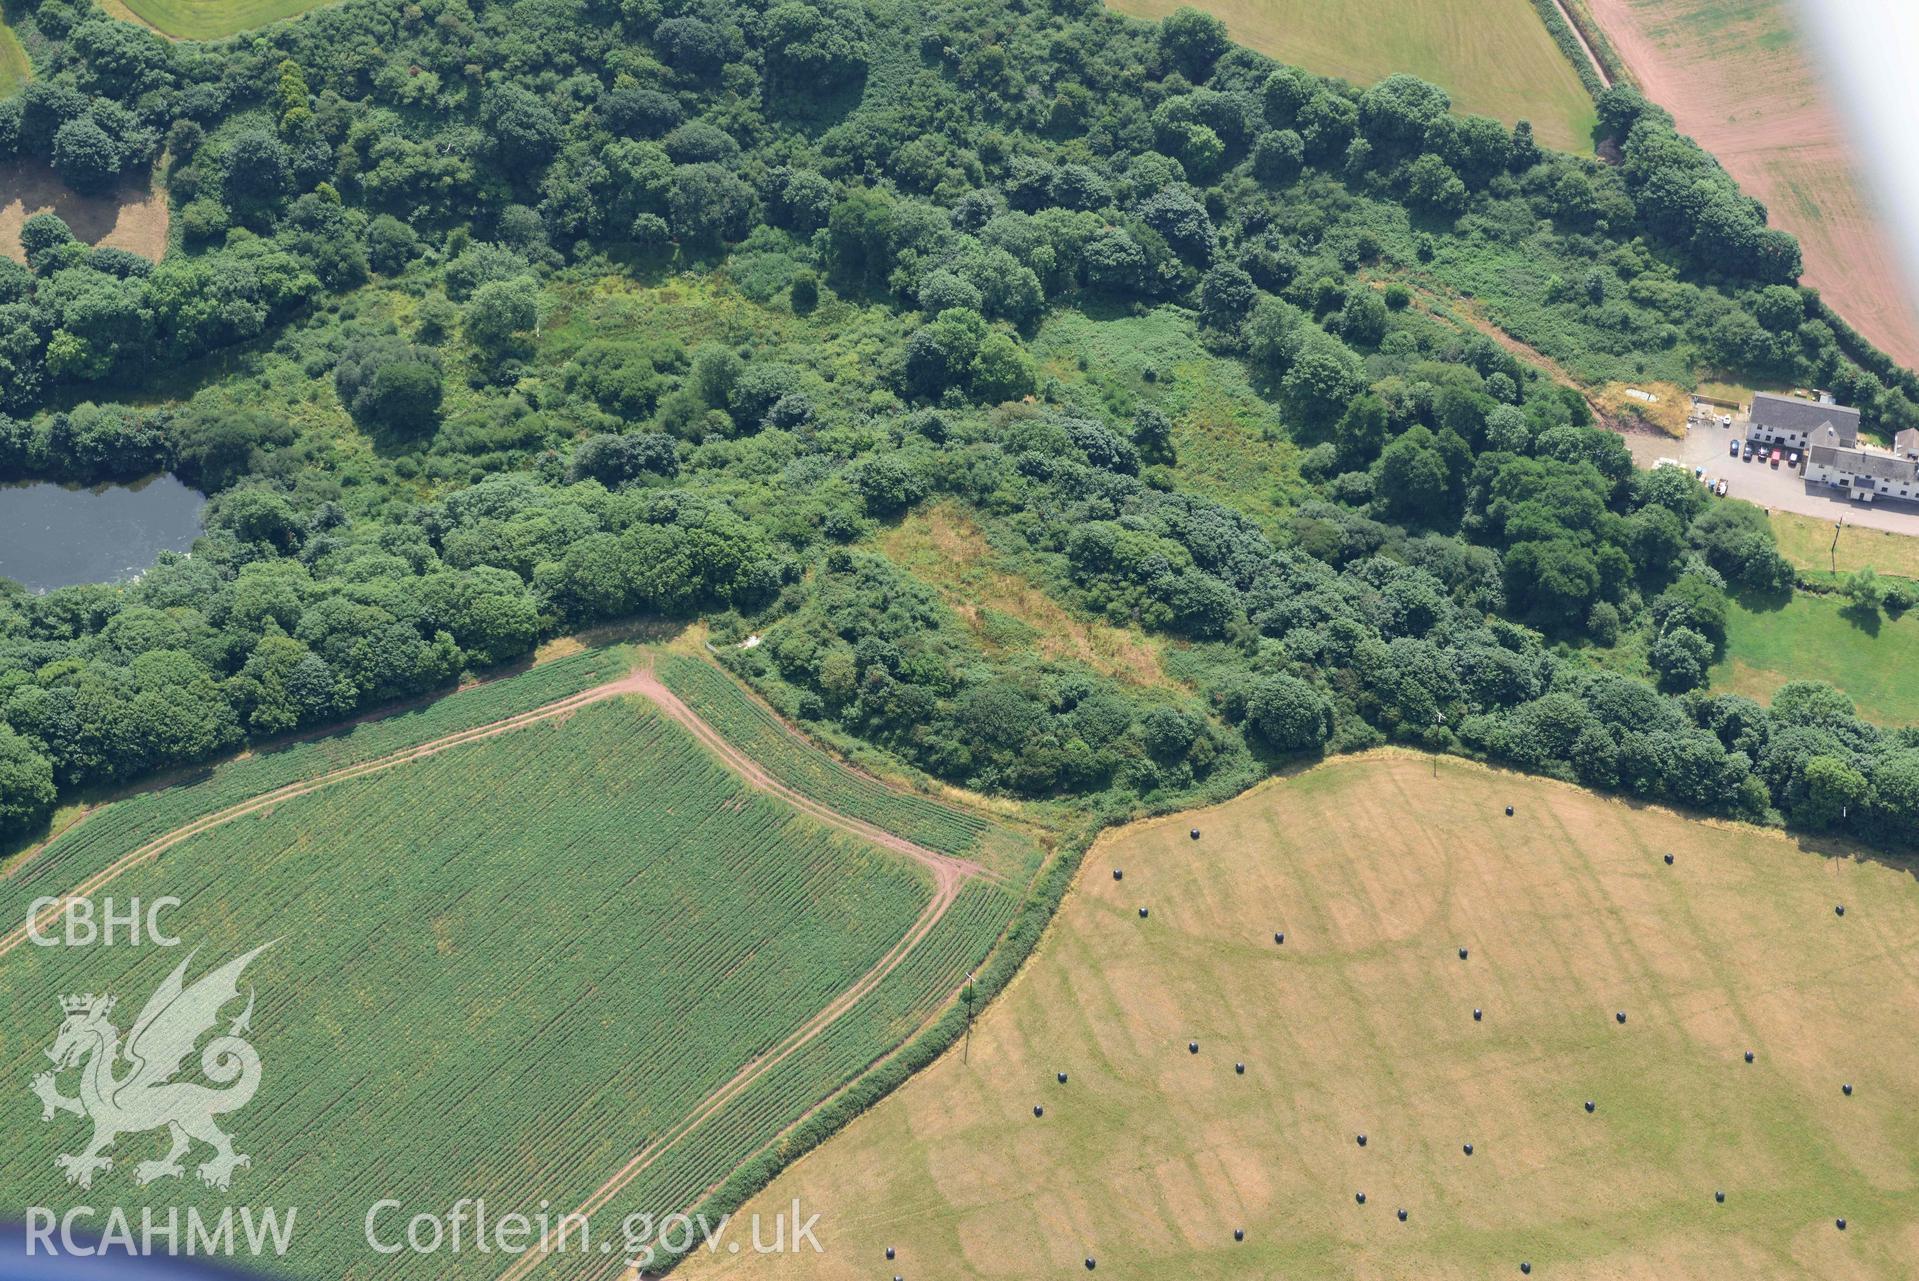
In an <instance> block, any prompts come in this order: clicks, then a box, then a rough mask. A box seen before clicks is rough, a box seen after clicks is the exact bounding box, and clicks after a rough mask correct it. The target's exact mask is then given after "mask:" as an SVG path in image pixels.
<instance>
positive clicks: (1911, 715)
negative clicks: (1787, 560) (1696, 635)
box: [1712, 592, 1919, 725]
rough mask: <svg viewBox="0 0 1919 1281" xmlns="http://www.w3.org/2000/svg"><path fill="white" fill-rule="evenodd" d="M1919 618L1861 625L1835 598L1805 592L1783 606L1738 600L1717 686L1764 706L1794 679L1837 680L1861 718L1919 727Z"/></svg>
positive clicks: (1912, 616) (1884, 619)
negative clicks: (1916, 666) (1917, 678)
mask: <svg viewBox="0 0 1919 1281" xmlns="http://www.w3.org/2000/svg"><path fill="white" fill-rule="evenodd" d="M1915 654H1919V613H1909V614H1906V615H1904V616H1903V617H1901V618H1898V619H1891V618H1887V617H1885V616H1883V615H1878V616H1875V617H1874V618H1872V619H1868V620H1865V621H1863V622H1862V621H1860V620H1859V617H1858V615H1856V614H1854V613H1852V612H1849V611H1848V610H1847V609H1846V608H1845V601H1844V600H1843V599H1841V598H1838V597H1833V596H1814V595H1811V594H1810V593H1807V592H1800V593H1797V594H1796V595H1794V596H1793V598H1792V600H1791V602H1790V603H1789V604H1787V605H1785V606H1784V607H1783V608H1779V609H1772V608H1755V607H1753V606H1751V605H1749V604H1744V603H1740V602H1737V601H1735V602H1734V603H1733V607H1732V610H1731V614H1730V616H1729V617H1728V619H1727V623H1726V655H1725V657H1724V658H1723V659H1722V660H1721V661H1720V662H1719V663H1718V664H1717V665H1716V666H1715V667H1714V668H1713V669H1712V687H1713V688H1714V689H1718V690H1729V691H1731V692H1733V693H1737V694H1749V695H1751V696H1752V697H1754V698H1757V699H1759V700H1761V701H1762V702H1763V701H1764V700H1766V699H1768V698H1770V697H1771V696H1772V693H1773V691H1774V690H1777V689H1778V688H1779V687H1780V686H1781V685H1784V684H1785V683H1786V682H1787V681H1795V680H1822V681H1831V682H1832V683H1833V684H1834V685H1837V686H1838V687H1839V688H1840V689H1843V690H1845V691H1846V693H1847V694H1849V695H1851V696H1852V701H1853V702H1854V703H1855V704H1857V705H1858V708H1859V714H1860V715H1861V716H1864V717H1865V718H1866V719H1868V720H1874V721H1878V722H1880V723H1881V724H1885V725H1913V724H1919V683H1916V682H1914V680H1913V678H1912V661H1913V656H1914V655H1915Z"/></svg>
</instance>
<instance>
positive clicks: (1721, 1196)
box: [1712, 1188, 1726, 1205]
mask: <svg viewBox="0 0 1919 1281" xmlns="http://www.w3.org/2000/svg"><path fill="white" fill-rule="evenodd" d="M1712 1199H1713V1200H1714V1201H1715V1202H1717V1203H1718V1204H1720V1205H1724V1204H1725V1203H1726V1193H1725V1191H1724V1190H1723V1189H1717V1188H1716V1189H1714V1190H1713V1194H1712Z"/></svg>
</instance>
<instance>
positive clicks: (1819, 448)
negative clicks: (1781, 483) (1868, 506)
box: [1806, 444, 1919, 503]
mask: <svg viewBox="0 0 1919 1281" xmlns="http://www.w3.org/2000/svg"><path fill="white" fill-rule="evenodd" d="M1806 479H1807V480H1810V481H1816V482H1818V483H1819V484H1822V485H1826V486H1828V487H1830V488H1832V489H1838V490H1844V491H1845V492H1846V493H1847V494H1848V496H1849V497H1851V498H1853V499H1856V500H1857V501H1859V502H1865V503H1869V502H1872V501H1873V500H1875V499H1887V498H1893V499H1903V500H1904V501H1906V502H1919V460H1914V459H1912V458H1897V457H1894V456H1893V455H1891V454H1881V453H1876V452H1875V453H1867V452H1866V451H1865V450H1863V449H1839V448H1836V447H1834V446H1832V445H1821V444H1815V445H1813V447H1812V448H1811V449H1809V450H1807V451H1806Z"/></svg>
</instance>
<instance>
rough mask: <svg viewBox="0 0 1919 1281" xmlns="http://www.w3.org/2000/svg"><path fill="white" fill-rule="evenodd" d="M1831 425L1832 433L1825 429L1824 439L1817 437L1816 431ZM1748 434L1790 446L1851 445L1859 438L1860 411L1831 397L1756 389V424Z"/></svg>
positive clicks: (1773, 443)
mask: <svg viewBox="0 0 1919 1281" xmlns="http://www.w3.org/2000/svg"><path fill="white" fill-rule="evenodd" d="M1828 427H1829V428H1831V432H1830V433H1829V434H1826V433H1821V436H1822V438H1821V439H1818V440H1815V439H1814V433H1820V432H1821V429H1822V428H1828ZM1746 435H1747V436H1748V437H1749V438H1750V439H1752V440H1754V441H1756V442H1759V443H1762V444H1766V445H1783V446H1785V447H1786V448H1787V449H1804V448H1805V447H1806V446H1807V445H1813V444H1824V445H1828V446H1829V447H1833V448H1839V449H1851V448H1852V447H1853V446H1854V445H1856V444H1858V442H1859V411H1858V410H1856V409H1848V408H1846V407H1845V406H1844V405H1835V404H1832V403H1830V402H1829V401H1828V402H1822V401H1817V400H1801V399H1799V397H1797V396H1776V395H1774V394H1773V393H1772V392H1769V391H1761V392H1755V393H1754V394H1753V398H1752V425H1751V426H1750V427H1749V428H1748V429H1747V431H1746Z"/></svg>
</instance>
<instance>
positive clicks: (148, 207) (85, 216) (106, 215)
mask: <svg viewBox="0 0 1919 1281" xmlns="http://www.w3.org/2000/svg"><path fill="white" fill-rule="evenodd" d="M4 44H5V37H0V63H4V61H5V48H4ZM4 77H5V72H4V70H0V80H4ZM5 96H6V88H5V85H4V84H0V97H5ZM38 213H55V214H58V215H60V218H61V220H62V221H64V222H65V223H66V224H67V226H68V227H70V228H71V229H72V230H73V234H74V235H75V236H76V237H78V238H79V239H80V240H82V241H84V242H85V243H87V244H89V245H110V246H112V247H113V248H115V249H127V250H131V251H132V252H134V253H136V254H139V255H140V256H141V257H143V258H151V259H153V260H154V261H156V262H157V261H159V259H160V256H161V255H162V254H164V253H166V251H167V197H166V193H165V192H164V191H161V190H160V188H159V187H158V186H157V185H153V184H147V183H140V184H134V183H126V184H123V185H122V186H121V187H120V189H119V190H117V191H115V192H112V193H111V194H109V195H105V196H82V195H80V194H78V193H77V192H75V191H74V190H73V189H72V188H71V187H69V186H67V184H66V183H64V182H61V181H60V179H59V178H58V177H56V176H55V175H54V172H53V170H52V169H50V168H48V167H47V166H46V165H44V164H41V163H39V162H38V161H32V160H12V161H0V254H5V255H6V256H7V257H9V258H13V259H15V260H19V261H24V260H25V255H24V254H22V253H21V250H20V228H21V227H22V226H23V225H24V224H25V223H26V221H27V219H29V218H31V217H33V215H35V214H38Z"/></svg>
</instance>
